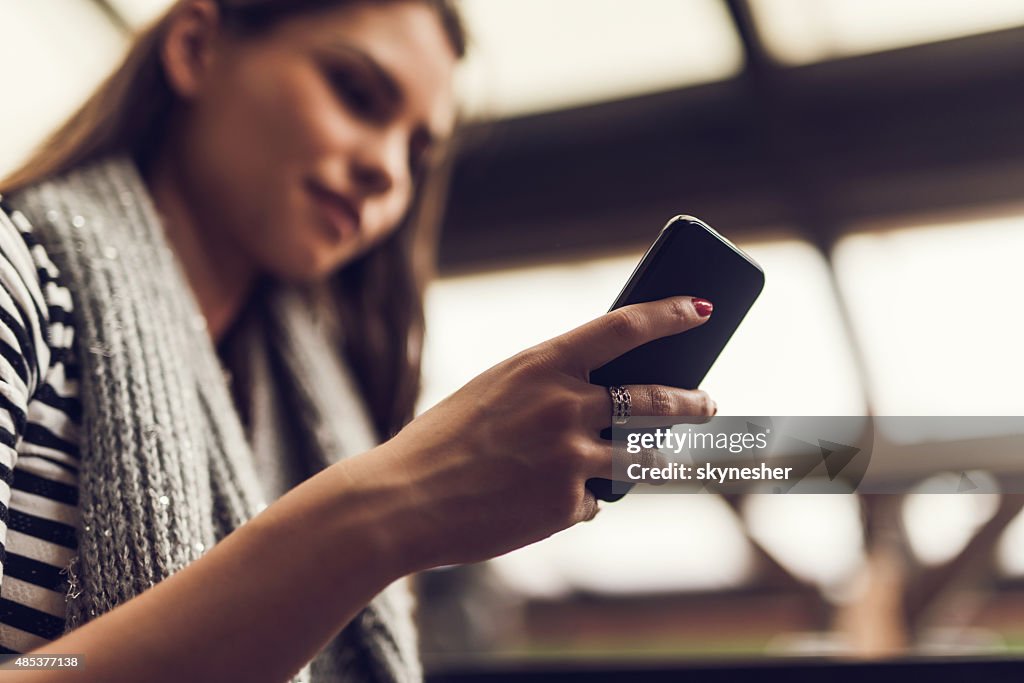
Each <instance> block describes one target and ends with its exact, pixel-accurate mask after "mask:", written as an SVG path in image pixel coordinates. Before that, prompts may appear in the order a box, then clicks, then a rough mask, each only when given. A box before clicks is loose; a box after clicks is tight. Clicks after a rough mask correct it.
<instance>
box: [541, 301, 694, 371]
mask: <svg viewBox="0 0 1024 683" xmlns="http://www.w3.org/2000/svg"><path fill="white" fill-rule="evenodd" d="M710 315H711V304H710V302H708V301H706V300H704V299H699V298H695V297H692V296H673V297H669V298H667V299H659V300H657V301H649V302H646V303H640V304H630V305H629V306H623V307H622V308H617V309H615V310H614V311H609V312H608V313H605V314H604V315H602V316H601V317H600V318H596V319H594V320H591V321H590V322H589V323H586V324H584V325H580V326H579V327H577V328H576V329H574V330H570V331H569V332H566V333H565V334H563V335H561V336H559V337H555V338H554V339H553V340H551V341H552V343H553V344H554V345H555V347H556V348H557V349H558V353H559V355H560V356H561V357H562V359H563V360H564V362H565V367H566V368H567V369H569V370H571V371H572V372H573V374H575V375H576V376H579V377H582V378H584V379H585V378H587V377H588V376H589V374H590V371H591V370H594V369H595V368H599V367H601V366H602V365H604V364H605V363H607V362H608V361H610V360H612V359H614V358H618V357H619V356H621V355H622V354H624V353H626V352H627V351H630V350H632V349H635V348H636V347H638V346H642V345H643V344H646V343H647V342H649V341H652V340H654V339H659V338H661V337H667V336H669V335H673V334H678V333H680V332H685V331H686V330H689V329H692V328H694V327H697V326H698V325H702V324H704V323H705V322H706V321H707V319H708V318H709V317H710Z"/></svg>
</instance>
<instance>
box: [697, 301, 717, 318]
mask: <svg viewBox="0 0 1024 683" xmlns="http://www.w3.org/2000/svg"><path fill="white" fill-rule="evenodd" d="M693 307H694V308H695V309H697V315H699V316H700V317H702V318H706V317H708V316H709V315H711V311H713V310H715V307H714V306H712V305H711V302H710V301H708V300H707V299H696V298H695V299H694V300H693Z"/></svg>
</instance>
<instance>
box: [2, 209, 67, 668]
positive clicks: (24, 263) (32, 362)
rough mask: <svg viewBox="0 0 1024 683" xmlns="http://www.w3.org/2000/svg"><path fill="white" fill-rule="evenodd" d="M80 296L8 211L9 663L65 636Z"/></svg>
mask: <svg viewBox="0 0 1024 683" xmlns="http://www.w3.org/2000/svg"><path fill="white" fill-rule="evenodd" d="M71 311H72V303H71V293H70V291H69V290H68V288H67V287H65V286H64V285H63V284H62V283H61V277H60V273H59V272H58V270H57V268H56V266H55V265H54V264H53V262H52V261H51V260H50V259H49V257H48V256H47V254H46V251H45V249H44V248H43V246H42V245H41V244H39V242H38V241H37V240H36V238H35V236H34V235H33V234H32V228H31V226H30V225H29V223H28V221H26V220H25V219H24V217H23V216H21V215H20V214H18V213H17V212H14V211H11V210H10V208H9V207H7V206H5V205H4V204H2V203H0V654H3V653H7V654H11V653H22V652H27V651H29V650H32V649H34V648H36V647H39V646H41V645H43V644H45V643H46V642H48V641H50V640H53V639H55V638H57V637H59V636H60V635H61V634H62V633H63V631H64V623H65V616H64V614H65V612H64V609H65V594H66V592H67V571H66V568H67V566H68V564H69V563H70V562H72V561H73V560H74V559H75V558H76V556H77V547H78V545H77V539H76V534H77V528H78V522H79V511H78V486H77V485H78V462H79V453H78V444H79V434H80V426H81V416H82V408H81V402H80V399H79V364H78V359H77V357H76V354H75V349H74V345H73V341H74V335H75V330H74V327H73V326H72V320H71Z"/></svg>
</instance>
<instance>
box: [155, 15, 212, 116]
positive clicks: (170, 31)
mask: <svg viewBox="0 0 1024 683" xmlns="http://www.w3.org/2000/svg"><path fill="white" fill-rule="evenodd" d="M219 29H220V12H219V10H218V9H217V4H216V3H215V2H214V0H188V2H185V3H183V4H182V6H181V7H179V8H178V9H177V10H176V11H175V13H174V16H173V17H172V18H171V20H170V23H169V25H168V27H167V32H166V33H165V34H164V37H163V44H162V45H161V47H160V59H161V61H162V63H163V67H164V72H165V73H166V74H167V81H168V83H169V84H170V86H171V89H172V90H173V91H174V92H175V94H177V95H178V97H181V98H182V99H186V100H187V99H192V98H193V97H195V96H196V95H198V94H199V92H200V91H201V90H202V88H203V83H204V82H205V81H206V80H207V75H208V73H209V71H210V68H211V65H212V64H213V58H214V50H215V47H216V42H217V35H218V31H219Z"/></svg>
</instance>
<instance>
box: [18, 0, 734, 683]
mask: <svg viewBox="0 0 1024 683" xmlns="http://www.w3.org/2000/svg"><path fill="white" fill-rule="evenodd" d="M464 42H465V41H464V36H463V33H462V29H461V28H460V24H459V21H458V17H457V16H456V14H455V12H454V11H453V10H452V8H451V7H450V6H449V4H448V2H446V1H445V0H386V1H380V0H378V1H376V2H371V1H369V0H363V1H348V2H342V1H339V0H219V1H218V0H180V1H179V2H178V3H176V4H175V5H174V6H173V7H172V8H171V10H170V11H169V12H168V13H167V14H166V15H165V16H164V17H163V18H161V19H160V20H159V21H158V22H156V24H155V25H154V26H153V27H152V28H151V29H149V30H147V31H146V32H144V33H143V34H142V35H141V36H140V38H139V39H138V40H137V42H136V43H135V45H134V47H133V49H132V50H131V51H130V53H129V54H128V56H127V58H126V60H125V62H124V64H123V65H122V66H121V68H120V69H119V70H118V71H117V72H116V73H115V74H114V75H113V76H112V77H111V78H110V79H109V80H108V81H107V82H106V83H105V84H104V85H103V86H101V88H100V89H99V90H98V91H97V93H96V94H95V95H94V96H93V97H92V98H91V99H90V100H89V101H88V102H87V103H86V104H85V105H84V107H83V108H82V109H81V110H80V111H79V112H78V113H77V114H76V115H75V116H74V117H73V118H72V119H71V120H70V121H69V122H68V123H67V124H66V125H65V126H64V127H63V128H62V129H61V130H59V131H58V132H57V133H56V134H55V135H54V136H53V137H52V138H51V139H50V140H49V141H48V142H47V143H46V144H45V145H44V146H43V147H41V149H40V151H39V152H38V153H37V154H36V155H35V156H34V157H33V158H32V159H30V160H29V161H28V162H27V164H26V165H25V166H24V167H23V168H21V169H20V170H18V171H17V172H15V173H14V174H13V175H12V176H10V177H9V178H8V179H7V180H6V181H5V182H4V183H2V186H0V190H2V191H3V192H4V195H3V197H2V202H0V205H2V210H0V285H2V286H0V479H2V483H0V513H3V517H2V521H4V522H5V525H0V541H2V542H3V545H4V549H5V554H4V555H2V556H0V558H2V559H3V574H2V581H0V645H2V646H3V647H4V649H5V651H7V652H29V651H31V652H32V653H33V654H37V655H44V654H48V655H54V654H62V655H80V656H82V657H83V658H84V662H85V667H84V668H82V669H78V670H74V671H72V670H56V671H50V672H33V673H32V674H31V677H32V678H31V680H34V681H45V680H59V681H72V680H81V681H139V680H146V681H164V680H166V681H182V680H188V681H226V680H244V681H281V680H285V679H288V678H289V677H295V678H306V677H312V678H313V679H314V680H357V681H361V680H382V681H387V680H394V681H404V680H417V679H418V678H420V677H421V672H420V668H419V664H418V660H417V657H416V647H415V645H416V643H415V634H414V631H413V630H412V627H411V621H410V615H409V605H408V602H407V601H406V600H404V599H403V593H402V582H401V581H400V579H402V578H403V577H405V576H407V575H409V574H411V573H414V572H417V571H421V570H424V569H427V568H430V567H436V566H440V565H446V564H453V563H460V562H473V561H478V560H483V559H486V558H489V557H493V556H495V555H499V554H501V553H504V552H507V551H509V550H512V549H514V548H517V547H520V546H523V545H525V544H528V543H531V542H534V541H537V540H539V539H542V538H545V537H547V536H549V535H551V534H552V533H555V532H557V531H559V530H561V529H564V528H566V527H568V526H571V525H573V524H575V523H577V522H580V521H584V520H589V519H591V518H592V517H593V516H594V515H595V514H596V512H597V505H596V502H595V500H594V498H593V496H592V495H590V494H589V493H588V492H587V490H586V488H585V486H584V483H585V481H586V480H587V479H588V478H591V477H600V476H605V477H607V476H609V473H610V472H611V458H612V454H611V449H610V447H609V446H608V445H607V443H606V442H603V441H602V440H601V439H600V437H599V432H600V430H601V429H602V428H604V427H606V426H608V425H609V424H610V423H611V414H612V410H613V402H612V396H610V394H609V392H608V391H607V390H605V389H603V388H601V387H596V386H593V385H591V384H589V383H588V381H587V379H588V376H589V372H590V370H592V369H593V368H595V367H599V366H600V365H602V364H603V363H605V362H607V361H608V360H610V359H612V358H614V357H616V356H618V355H620V354H622V353H623V352H625V351H627V350H629V349H630V348H633V347H635V346H638V345H640V344H642V343H644V342H646V341H649V340H651V339H655V338H657V337H661V336H665V335H669V334H675V333H678V332H682V331H685V330H687V329H689V328H692V327H694V326H696V325H700V324H701V323H702V322H704V321H705V320H706V319H707V317H708V316H709V315H710V314H711V305H710V304H709V303H708V302H705V301H702V300H696V299H691V298H689V297H678V298H673V299H668V300H664V301H659V302H653V303H650V304H643V305H639V306H632V307H627V308H624V309H621V310H619V311H616V312H615V313H612V314H608V315H605V316H602V317H601V318H598V319H597V320H594V321H593V322H591V323H589V324H587V325H584V326H582V327H580V328H578V329H576V330H573V331H571V332H568V333H566V334H565V335H563V336H561V337H558V338H555V339H552V340H550V341H548V342H545V343H543V344H540V345H538V346H536V347H534V348H531V349H528V350H526V351H524V352H522V353H520V354H518V355H516V356H515V357H513V358H511V359H509V360H507V361H505V362H503V363H501V364H499V365H497V366H495V367H493V368H491V369H490V370H488V371H487V372H485V373H484V374H482V375H480V376H479V377H477V378H476V379H474V380H473V381H472V382H470V383H469V384H468V385H466V386H465V387H464V388H462V389H461V390H460V391H458V392H456V393H455V394H453V395H452V396H450V397H449V398H447V399H446V400H444V401H442V402H441V403H440V404H438V405H437V406H435V407H434V408H432V409H431V410H429V411H427V412H426V413H424V414H423V415H421V416H419V417H418V418H416V419H415V420H412V421H411V422H410V419H411V417H412V407H413V402H414V400H415V398H416V392H417V389H418V379H419V361H420V346H421V342H422V333H423V307H422V291H423V285H424V282H425V277H426V275H427V274H428V273H429V262H430V257H431V255H432V244H431V239H430V238H431V235H430V234H429V231H428V230H424V229H423V226H424V225H425V224H426V223H427V222H429V221H426V220H425V219H424V213H425V211H426V209H424V208H423V207H424V206H425V205H424V204H423V203H422V202H418V201H414V199H415V198H417V197H419V196H421V195H423V188H424V187H425V186H427V185H428V180H429V177H430V173H429V171H430V170H431V169H432V168H433V167H435V166H436V165H437V152H438V150H439V149H440V148H441V146H442V145H443V143H444V141H445V140H446V139H447V138H449V137H450V135H451V133H452V128H453V125H454V121H455V104H454V97H453V94H452V74H453V70H454V69H455V66H456V63H457V61H458V59H459V58H460V57H461V55H462V53H463V51H464ZM434 177H436V175H435V176H434ZM627 389H628V393H625V392H616V393H615V395H616V396H617V398H616V401H617V402H618V405H616V406H614V407H615V408H617V409H619V410H620V411H621V410H624V409H625V410H629V409H630V407H631V409H632V411H633V413H634V414H678V415H685V414H688V415H710V414H713V413H714V412H715V406H714V403H713V402H712V401H711V400H710V399H709V398H708V397H707V395H706V394H704V393H703V392H699V391H683V390H679V389H673V388H669V387H660V386H631V387H627ZM623 397H626V398H623ZM625 400H629V401H631V406H630V405H622V402H623V401H625ZM406 423H408V424H406ZM19 676H21V677H24V678H25V680H28V677H29V676H30V674H27V673H24V672H23V673H22V674H17V673H14V672H8V678H7V679H5V680H12V681H13V680H21V678H20V677H19Z"/></svg>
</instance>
